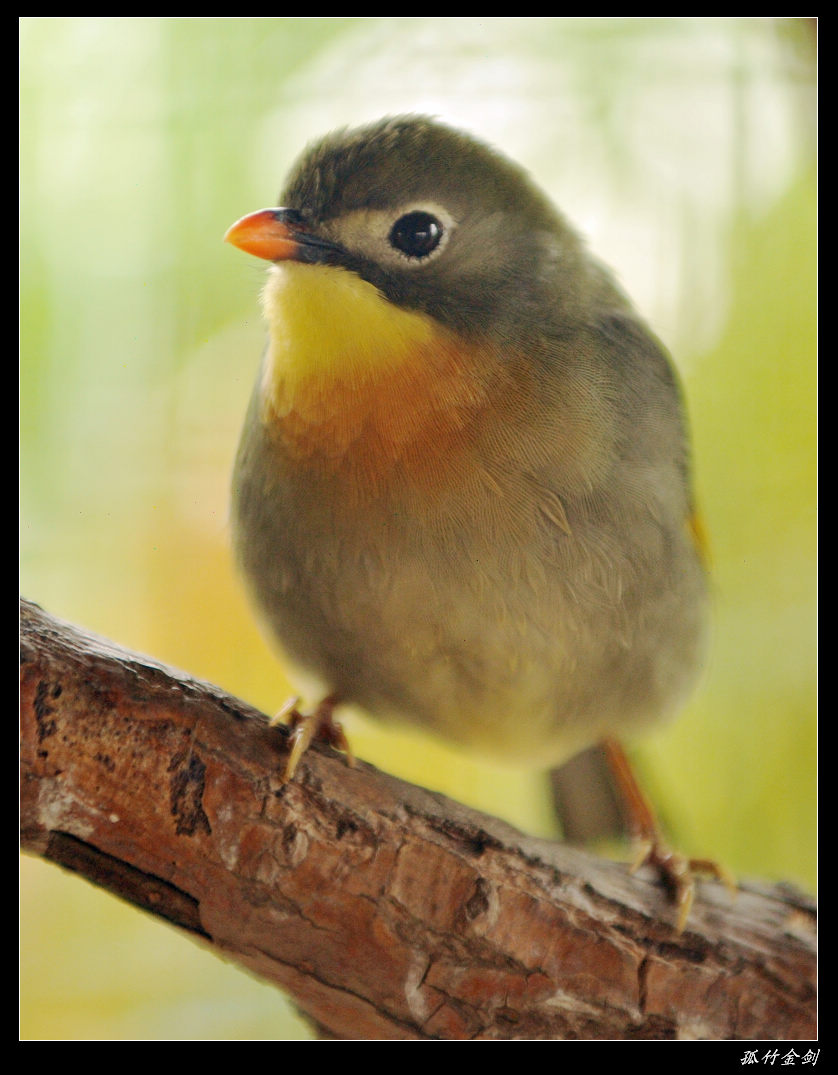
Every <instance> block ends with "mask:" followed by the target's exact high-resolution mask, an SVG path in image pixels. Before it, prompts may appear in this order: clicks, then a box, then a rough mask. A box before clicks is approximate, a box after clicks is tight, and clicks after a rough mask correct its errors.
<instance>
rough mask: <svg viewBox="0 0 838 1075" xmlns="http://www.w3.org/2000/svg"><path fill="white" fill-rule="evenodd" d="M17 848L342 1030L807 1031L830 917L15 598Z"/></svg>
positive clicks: (499, 1034) (680, 1034) (811, 1032)
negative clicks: (401, 769)
mask: <svg viewBox="0 0 838 1075" xmlns="http://www.w3.org/2000/svg"><path fill="white" fill-rule="evenodd" d="M21 721H22V753H21V786H22V808H21V833H22V842H23V845H24V847H25V849H27V850H28V851H31V852H34V853H36V854H40V855H42V856H44V857H45V858H48V859H52V860H54V861H56V862H58V863H60V864H61V865H63V866H65V867H67V868H69V869H72V870H75V871H77V872H79V873H81V874H83V875H84V876H86V877H88V878H89V879H90V880H92V881H94V882H95V883H97V884H99V885H101V886H103V887H105V888H107V889H108V890H110V891H111V892H114V893H116V894H117V895H120V896H122V897H123V898H125V899H127V900H130V901H131V902H133V903H135V904H137V905H138V906H141V907H143V908H145V909H146V910H149V911H152V912H153V913H154V914H157V915H159V916H160V917H161V918H164V919H166V920H168V921H169V922H173V923H175V924H176V925H178V926H180V927H181V928H182V929H184V930H186V931H188V932H189V933H191V934H193V935H194V936H195V937H196V938H200V939H201V940H202V941H203V942H204V943H206V944H208V945H211V946H212V947H213V948H214V949H215V950H217V951H218V952H219V953H223V955H224V956H225V957H226V958H228V959H233V960H235V961H238V962H239V963H240V964H241V965H243V966H245V967H247V968H249V969H250V970H251V971H254V972H256V973H257V974H259V975H260V976H262V977H263V978H266V979H268V980H270V981H272V982H275V983H276V984H278V985H279V986H281V987H282V988H283V989H284V990H287V991H288V992H289V993H290V994H292V996H293V997H294V999H295V1001H296V1003H297V1005H298V1006H299V1007H300V1008H301V1009H302V1010H303V1011H304V1012H306V1013H307V1014H308V1015H309V1016H311V1018H313V1019H314V1020H316V1021H317V1023H318V1024H320V1026H321V1027H323V1028H325V1030H326V1031H327V1032H328V1033H330V1034H332V1035H334V1036H336V1037H340V1038H367V1039H381V1038H390V1039H423V1038H443V1039H469V1038H484V1039H485V1038H489V1039H510V1038H717V1039H718V1038H725V1039H727V1038H759V1039H766V1038H771V1039H778V1038H799V1039H803V1038H814V1037H815V1036H816V1033H817V1031H816V1024H815V938H814V930H815V907H814V905H813V904H812V903H811V902H810V901H809V900H808V899H807V898H806V897H803V896H801V895H800V894H799V893H797V892H794V891H793V890H791V889H790V888H788V887H786V886H775V887H773V888H768V887H767V886H764V887H760V886H748V887H746V888H743V890H742V891H740V893H739V896H738V898H737V899H736V900H732V899H731V898H730V896H729V895H728V893H727V892H726V891H725V889H724V888H723V887H721V886H720V885H718V884H715V883H709V882H707V883H701V884H700V886H699V893H698V897H697V899H696V902H695V905H694V908H693V911H692V913H691V915H690V919H689V922H688V923H687V927H686V929H685V930H684V932H683V933H682V934H680V935H679V934H678V933H677V932H676V930H675V926H674V921H675V913H674V910H673V908H672V907H671V906H670V905H669V904H668V903H667V902H666V900H665V898H664V895H663V893H662V891H661V888H660V886H659V885H658V884H657V883H656V881H655V878H654V876H653V875H652V874H651V873H647V872H646V871H641V873H640V874H639V875H636V876H631V875H630V874H629V873H628V872H627V870H626V869H625V868H624V867H623V866H620V865H617V864H613V863H609V862H606V861H604V860H601V859H597V858H594V857H592V856H589V855H585V854H582V853H580V852H577V851H575V850H572V849H569V848H566V847H564V846H562V845H561V844H557V843H551V842H548V841H543V840H535V839H530V838H527V837H524V836H522V835H521V834H519V833H517V832H515V831H514V830H512V829H511V828H509V827H508V826H506V825H504V824H503V823H501V822H500V821H497V820H495V819H493V818H489V817H486V816H485V815H482V814H479V813H477V812H476V811H473V810H470V809H467V808H465V807H463V806H460V805H458V804H457V803H454V802H451V801H450V800H448V799H445V798H444V797H443V796H440V795H435V794H432V793H430V792H427V791H424V790H422V789H420V788H417V787H413V786H411V785H408V784H405V783H403V782H401V781H399V780H396V779H394V778H393V777H390V776H387V775H385V774H383V773H381V772H378V771H376V770H375V769H373V768H372V767H371V766H368V765H365V764H362V763H359V764H358V765H357V767H356V768H354V769H351V768H349V767H348V766H347V764H346V762H345V759H344V758H343V757H341V756H340V755H337V754H336V753H335V752H334V751H332V750H330V749H329V748H326V747H323V748H319V747H317V746H315V747H314V748H312V749H311V750H309V752H308V753H307V754H306V756H305V757H304V759H303V761H302V763H301V765H300V769H299V771H298V775H297V777H296V779H295V780H294V782H293V783H291V784H289V785H287V786H285V787H283V786H281V785H280V783H279V780H278V772H279V770H280V767H281V763H282V760H283V758H284V756H285V753H286V740H285V733H284V730H283V729H278V728H273V729H272V728H269V727H268V724H267V718H266V717H264V716H263V715H262V714H260V713H258V712H256V711H255V710H253V709H250V708H249V707H248V706H246V705H245V704H243V703H242V702H239V701H237V700H236V699H234V698H231V697H229V696H228V695H225V694H224V693H223V692H222V691H220V690H219V689H218V688H215V687H212V686H209V685H207V684H204V683H199V682H197V681H195V680H193V679H190V678H189V677H187V676H184V675H183V674H182V673H178V672H175V671H173V670H172V669H168V668H165V667H163V666H162V665H159V664H157V663H155V662H154V661H152V660H150V659H148V658H146V657H142V656H138V655H136V654H132V653H129V652H127V651H125V650H122V649H119V648H118V647H116V646H114V645H113V644H111V643H109V642H106V641H104V640H102V639H99V638H95V637H93V636H91V635H89V634H86V633H84V632H83V631H80V630H79V629H77V628H75V627H72V626H70V625H68V624H65V623H62V622H60V621H58V620H55V619H53V618H52V617H50V616H48V615H47V614H46V613H44V612H43V611H42V610H41V609H40V608H38V607H37V606H36V605H32V604H28V603H24V604H23V611H22V635H21Z"/></svg>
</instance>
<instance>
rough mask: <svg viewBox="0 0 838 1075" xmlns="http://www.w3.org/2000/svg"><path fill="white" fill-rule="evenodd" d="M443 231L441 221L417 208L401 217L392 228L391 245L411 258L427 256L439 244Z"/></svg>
mask: <svg viewBox="0 0 838 1075" xmlns="http://www.w3.org/2000/svg"><path fill="white" fill-rule="evenodd" d="M442 232H443V228H442V223H441V221H439V220H437V218H436V217H435V216H433V214H431V213H426V212H424V211H423V210H421V209H416V210H414V211H413V212H412V213H405V215H404V216H401V217H399V219H398V220H397V221H396V223H395V224H394V225H393V227H392V228H391V229H390V245H391V246H392V247H394V248H395V249H396V250H400V251H401V252H402V253H403V254H406V255H407V256H408V257H409V258H426V257H427V256H428V254H431V253H433V251H434V250H436V248H437V247H438V246H439V244H440V242H441V241H442Z"/></svg>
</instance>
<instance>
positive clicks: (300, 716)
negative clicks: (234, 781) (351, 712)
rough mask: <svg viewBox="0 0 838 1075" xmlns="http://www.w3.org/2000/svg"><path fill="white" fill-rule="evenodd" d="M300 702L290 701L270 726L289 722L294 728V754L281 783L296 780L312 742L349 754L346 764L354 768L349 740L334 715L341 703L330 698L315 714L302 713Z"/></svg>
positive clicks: (284, 770)
mask: <svg viewBox="0 0 838 1075" xmlns="http://www.w3.org/2000/svg"><path fill="white" fill-rule="evenodd" d="M299 701H300V699H299V698H289V699H288V701H287V702H286V703H285V705H283V706H282V708H281V709H280V710H279V711H278V712H277V713H276V714H275V716H274V717H273V718H272V720H271V725H275V724H280V723H283V722H285V721H286V720H287V722H288V724H289V726H290V728H291V736H290V740H289V741H290V744H291V751H290V753H289V755H288V760H287V761H286V762H285V768H284V769H283V770H282V776H281V777H280V781H281V783H283V784H287V783H288V782H289V781H290V780H293V779H294V774H295V773H296V771H297V766H298V765H299V763H300V759H301V758H302V756H303V754H305V752H306V751H307V750H308V748H309V746H310V745H311V742H312V740H313V739H320V740H322V741H323V742H326V743H329V744H330V745H331V746H333V747H336V748H337V749H338V750H342V751H343V753H344V754H346V759H347V764H348V765H350V766H354V764H355V758H354V757H353V755H352V751H351V749H350V746H349V740H348V739H347V738H346V735H345V734H344V731H343V728H342V727H341V725H340V724H339V723H338V722H337V721H336V720H335V719H334V711H335V708H336V706H337V705H338V699H337V698H336V697H335V696H334V695H329V697H328V698H324V699H323V701H322V702H321V703H320V704H319V705H318V706H317V708H316V709H315V710H314V712H313V713H301V712H300V711H299V710H298V709H297V706H298V705H299Z"/></svg>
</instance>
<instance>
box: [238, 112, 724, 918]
mask: <svg viewBox="0 0 838 1075" xmlns="http://www.w3.org/2000/svg"><path fill="white" fill-rule="evenodd" d="M280 205H282V206H283V208H276V209H263V210H259V211H257V212H255V213H251V214H249V215H248V216H245V217H243V218H242V219H241V220H239V221H238V222H237V223H236V224H234V225H233V226H232V227H231V228H230V230H229V231H228V233H227V235H226V237H225V238H226V239H227V240H228V241H229V242H231V243H232V244H233V245H235V246H237V247H239V248H241V249H242V250H245V251H247V252H249V253H251V254H255V255H256V256H258V257H261V258H264V259H267V260H268V261H271V262H272V263H273V264H272V265H271V267H270V269H269V270H268V277H267V282H266V284H265V287H264V290H263V293H262V307H263V311H264V316H265V320H266V322H267V326H268V343H267V348H266V351H265V354H264V357H263V359H262V364H261V368H260V370H259V373H258V377H257V380H256V385H255V389H254V392H253V395H252V399H251V403H250V407H249V410H248V413H247V418H246V420H245V425H244V430H243V433H242V437H241V443H240V446H239V450H238V456H237V459H236V464H235V473H234V481H233V535H234V546H235V550H236V555H237V558H238V561H239V564H240V567H241V569H242V572H243V575H244V578H245V579H246V582H247V585H248V587H249V590H250V593H251V596H252V598H253V601H254V602H255V604H256V606H257V608H258V610H259V612H260V614H261V617H262V618H263V619H264V621H265V622H266V624H267V627H268V628H269V630H270V632H271V633H272V634H273V636H274V638H275V640H276V641H277V642H278V643H279V646H280V647H281V649H282V651H283V652H284V654H285V657H286V659H287V661H288V663H289V667H290V668H291V669H294V670H296V672H297V673H298V674H299V678H300V682H301V684H302V685H303V687H304V690H305V693H306V694H307V696H308V697H310V698H318V699H321V703H320V705H319V706H318V707H317V708H316V710H315V711H314V713H313V714H310V715H309V716H308V717H304V718H299V716H298V717H297V721H298V728H297V733H296V736H297V743H296V746H295V750H294V753H293V754H292V757H291V760H290V761H289V764H288V767H287V769H286V776H288V777H290V776H291V775H293V770H294V769H295V768H296V766H297V764H298V762H299V757H300V754H301V753H302V750H303V749H304V748H305V746H306V745H307V743H308V741H309V740H310V738H311V736H312V735H313V734H318V733H322V732H323V731H324V730H325V731H328V730H329V729H330V728H332V722H331V716H332V712H333V710H334V709H335V708H336V707H337V706H339V705H341V704H351V705H354V706H358V707H360V708H362V709H364V710H365V711H367V712H368V713H369V714H371V715H373V716H376V717H379V718H381V719H385V720H390V719H392V720H398V721H402V722H408V723H411V724H414V725H419V726H421V727H423V728H426V729H430V730H431V731H433V732H435V733H437V734H438V735H440V736H443V737H445V738H447V739H449V740H453V741H454V742H455V743H458V744H462V745H464V746H467V747H470V748H472V749H474V750H475V751H478V752H481V753H483V754H484V755H488V756H491V757H493V758H495V759H499V760H502V761H504V762H507V763H511V764H526V765H531V766H533V767H537V768H541V769H546V768H548V767H549V766H552V765H556V764H559V763H561V762H562V761H564V760H566V759H568V758H570V757H571V756H573V755H574V754H576V753H578V752H579V751H581V750H583V749H585V748H587V747H589V746H591V745H592V744H596V743H598V742H600V741H606V742H608V743H609V744H610V747H609V750H610V756H611V758H612V760H613V761H614V763H615V764H616V765H617V766H618V768H619V764H620V761H619V748H618V747H617V746H616V745H615V740H616V738H618V737H623V736H625V735H626V734H628V733H632V732H634V731H636V730H638V729H641V728H643V727H645V726H647V725H651V724H654V723H655V722H657V721H660V720H663V719H665V718H667V717H669V716H671V715H673V714H674V713H675V712H677V710H678V708H679V707H680V706H681V705H682V703H683V702H684V700H685V698H686V697H687V695H688V693H689V692H690V690H691V689H692V687H693V686H694V683H695V680H696V677H697V673H698V671H699V668H700V665H701V660H702V654H703V649H704V638H705V624H706V606H707V585H706V578H705V569H704V565H703V557H702V550H701V536H700V534H701V531H700V528H699V525H698V522H697V518H696V514H695V507H694V503H693V495H692V491H691V478H690V452H689V442H688V435H687V431H686V426H685V418H684V411H683V405H682V401H681V393H680V389H679V386H678V382H677V379H676V376H675V373H674V371H673V368H672V365H671V364H670V361H669V358H668V357H667V354H666V352H665V350H664V348H663V347H662V345H661V344H660V343H659V342H658V340H657V339H656V338H655V336H654V335H653V334H652V333H651V332H650V330H649V329H648V328H647V327H646V325H645V324H644V323H643V321H642V320H641V319H640V317H639V316H638V315H637V313H636V312H635V311H634V309H633V308H632V306H631V304H630V302H629V300H628V299H627V298H626V296H625V295H624V294H623V292H622V291H621V290H620V288H619V287H618V286H617V284H616V283H615V281H614V279H613V278H612V276H611V274H610V273H609V272H608V271H607V270H606V269H605V268H604V267H603V266H602V265H600V264H599V262H598V261H596V260H595V259H594V258H593V257H592V256H591V255H590V254H589V253H588V251H587V249H586V248H585V246H584V244H583V243H582V241H581V240H580V238H579V236H578V235H577V234H576V232H575V231H574V230H573V229H572V227H571V226H570V225H569V224H568V222H567V221H566V220H565V219H564V218H563V216H562V215H561V214H560V213H559V212H558V211H557V210H556V209H555V208H554V207H553V205H552V204H551V202H550V200H549V199H548V198H547V196H546V195H545V194H544V193H542V191H541V190H539V189H538V188H537V186H536V185H535V184H534V183H533V182H532V181H531V180H530V178H529V177H528V175H527V174H526V173H525V171H524V170H523V169H522V168H521V167H519V166H518V165H517V164H515V163H513V162H512V161H510V160H508V159H507V158H505V157H504V156H502V155H501V154H500V153H498V152H497V151H495V150H494V149H492V148H490V147H489V146H487V145H485V144H483V143H482V142H480V141H478V140H476V139H474V138H472V137H470V136H469V135H467V134H464V133H462V132H460V131H457V130H454V129H452V128H449V127H447V126H444V125H442V124H441V123H438V122H436V121H434V120H432V119H429V118H426V117H422V116H413V115H410V116H398V117H389V118H385V119H383V120H381V121H379V122H377V123H374V124H372V125H370V126H366V127H361V128H359V129H354V130H345V131H339V132H337V133H334V134H331V135H329V136H327V137H325V138H323V139H322V140H320V141H319V142H316V143H315V144H313V145H312V146H311V147H310V148H309V149H308V150H307V151H306V152H305V153H304V154H303V155H302V157H301V159H300V160H299V161H298V163H297V164H296V166H295V167H294V168H293V170H292V172H291V174H290V176H289V178H288V180H287V183H286V185H285V188H284V190H283V192H282V194H281V196H280ZM333 734H335V735H337V733H333ZM338 741H339V740H338ZM649 824H653V822H649ZM640 828H641V829H642V828H643V824H641V825H640ZM642 835H643V837H644V839H646V840H647V843H648V845H649V848H651V850H649V848H647V850H648V852H649V858H651V860H652V861H654V862H656V863H658V865H659V866H661V868H662V869H663V870H664V872H665V873H666V874H667V879H668V881H669V882H670V883H671V884H672V885H673V886H674V887H675V889H676V892H677V897H678V900H679V902H680V903H681V906H682V914H683V908H684V905H685V904H686V905H687V909H688V903H689V900H690V899H691V894H692V888H691V882H685V881H682V880H681V879H680V876H679V871H680V873H684V872H686V873H689V863H685V861H684V860H679V865H678V866H677V867H676V868H675V869H674V870H669V868H668V867H667V866H666V864H665V860H666V859H667V856H668V854H669V853H668V852H667V851H665V850H664V849H663V845H662V844H661V843H660V841H659V839H658V837H657V834H656V832H653V833H648V832H643V833H642ZM701 865H706V864H704V863H702V864H701Z"/></svg>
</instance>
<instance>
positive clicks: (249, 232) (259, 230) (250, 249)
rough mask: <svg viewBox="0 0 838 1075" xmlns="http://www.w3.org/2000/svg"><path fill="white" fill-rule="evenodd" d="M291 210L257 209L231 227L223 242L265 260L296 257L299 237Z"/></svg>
mask: <svg viewBox="0 0 838 1075" xmlns="http://www.w3.org/2000/svg"><path fill="white" fill-rule="evenodd" d="M288 214H289V210H286V209H257V210H256V212H255V213H248V214H247V216H243V217H242V218H241V220H237V221H236V223H235V224H233V226H232V227H231V228H228V229H227V233H226V235H225V236H224V242H225V243H232V244H233V246H237V247H238V248H239V250H244V251H245V253H247V254H254V255H255V256H256V257H257V258H265V260H266V261H293V260H295V259H297V258H298V257H299V254H300V241H299V238H298V237H297V236H296V235H295V233H294V230H293V229H292V227H291V226H290V224H289V216H288Z"/></svg>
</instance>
